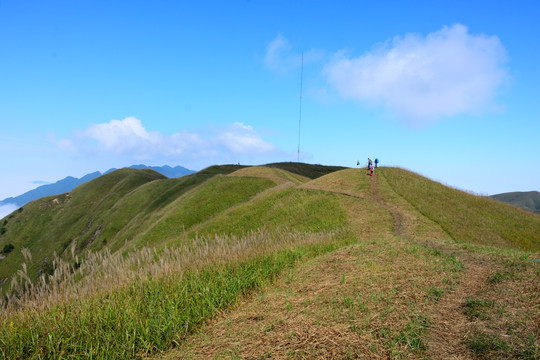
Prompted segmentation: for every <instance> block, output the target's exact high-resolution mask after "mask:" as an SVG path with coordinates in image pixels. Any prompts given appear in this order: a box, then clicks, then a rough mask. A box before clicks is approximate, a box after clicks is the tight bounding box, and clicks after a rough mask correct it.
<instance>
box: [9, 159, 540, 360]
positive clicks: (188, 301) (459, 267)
mask: <svg viewBox="0 0 540 360" xmlns="http://www.w3.org/2000/svg"><path fill="white" fill-rule="evenodd" d="M5 220H7V223H5V224H4V227H5V229H6V230H5V232H4V234H2V235H1V236H0V247H3V246H4V244H13V245H14V247H15V248H14V249H13V250H12V251H11V252H10V253H8V254H7V256H6V258H5V259H3V260H1V262H0V271H4V274H7V275H12V274H15V275H16V280H14V281H11V280H10V281H8V282H6V284H4V290H5V291H8V289H9V288H11V290H9V292H8V293H7V295H6V296H5V297H4V298H3V300H2V304H1V305H2V307H1V308H2V309H1V310H0V312H3V314H2V316H0V334H1V335H0V343H1V344H2V345H3V346H0V358H61V357H75V358H83V357H84V358H86V357H98V358H111V359H112V358H146V357H165V358H194V359H199V358H211V359H213V358H404V357H407V358H435V359H445V358H449V357H451V356H456V354H458V355H459V356H461V357H462V358H486V359H487V358H529V359H534V358H539V357H540V350H539V349H540V343H539V341H540V340H539V339H540V326H539V325H538V324H540V313H539V312H538V308H539V307H540V300H539V298H538V296H537V295H538V291H539V290H540V288H539V286H540V285H539V284H540V281H539V280H540V266H539V263H538V262H535V261H531V260H534V259H539V258H540V255H539V252H540V218H539V217H538V216H537V215H535V214H531V213H528V212H525V211H522V210H520V209H517V208H515V207H513V206H510V205H506V204H503V203H500V202H497V201H494V200H491V199H489V198H484V197H477V196H473V195H470V194H467V193H464V192H461V191H458V190H455V189H451V188H448V187H446V186H443V185H441V184H439V183H436V182H433V181H431V180H429V179H426V178H424V177H421V176H419V175H417V174H414V173H411V172H408V171H406V170H402V169H398V168H380V169H377V171H376V174H375V176H374V177H370V176H366V174H365V171H364V170H358V169H345V168H338V167H325V166H321V165H309V164H299V163H281V164H269V165H266V166H261V167H244V166H236V165H225V166H214V167H210V168H207V169H205V170H203V171H201V172H199V173H196V174H192V175H189V176H186V177H183V178H180V179H166V178H164V177H163V176H160V175H159V174H157V173H155V172H152V171H140V170H134V169H123V170H119V171H116V172H113V173H111V174H108V175H106V176H103V177H100V178H98V179H96V180H94V181H92V182H89V183H87V184H85V185H84V186H81V187H79V188H77V189H75V190H74V191H73V192H72V193H70V194H65V195H62V196H60V197H54V198H44V199H40V200H38V201H36V202H33V203H30V204H28V205H27V206H25V207H24V209H23V210H22V211H21V212H17V213H15V214H13V215H12V216H11V217H8V218H6V219H5ZM23 248H25V249H28V251H27V250H25V251H24V254H23V253H22V252H21V249H23ZM54 252H56V254H57V255H59V256H58V257H56V258H55V256H54ZM29 253H30V254H31V259H30V257H29V255H28V254H29ZM45 258H47V261H45ZM53 261H54V266H53V265H52V264H53ZM23 262H25V263H26V264H25V265H24V266H22V267H21V266H20V264H22V263H23ZM49 263H50V264H51V265H50V266H49V267H48V268H46V267H44V264H49ZM4 265H5V266H4ZM39 270H44V271H46V272H47V271H48V273H49V274H50V275H47V276H42V277H41V278H39V280H36V279H37V272H38V271H39ZM53 270H54V271H53ZM7 275H2V273H1V272H0V277H2V276H7ZM31 281H32V282H31ZM12 282H13V286H11V283H12ZM516 294H519V296H515V295H516ZM448 319H452V321H451V322H448Z"/></svg>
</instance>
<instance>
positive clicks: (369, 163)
mask: <svg viewBox="0 0 540 360" xmlns="http://www.w3.org/2000/svg"><path fill="white" fill-rule="evenodd" d="M372 165H373V162H372V161H371V159H370V158H367V168H368V170H369V167H370V166H372Z"/></svg>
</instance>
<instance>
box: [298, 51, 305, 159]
mask: <svg viewBox="0 0 540 360" xmlns="http://www.w3.org/2000/svg"><path fill="white" fill-rule="evenodd" d="M303 81H304V52H303V51H302V67H301V68H300V111H299V114H298V155H297V161H298V162H300V124H301V123H302V85H303Z"/></svg>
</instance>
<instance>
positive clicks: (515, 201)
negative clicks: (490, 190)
mask: <svg viewBox="0 0 540 360" xmlns="http://www.w3.org/2000/svg"><path fill="white" fill-rule="evenodd" d="M490 197H491V198H493V199H495V200H499V201H502V202H505V203H507V204H510V205H514V206H517V207H519V208H522V209H525V210H528V211H531V212H533V213H536V214H540V192H538V191H527V192H521V191H516V192H509V193H502V194H495V195H491V196H490Z"/></svg>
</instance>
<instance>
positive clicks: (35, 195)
mask: <svg viewBox="0 0 540 360" xmlns="http://www.w3.org/2000/svg"><path fill="white" fill-rule="evenodd" d="M129 168H131V169H139V170H141V169H152V170H154V171H157V172H158V173H160V174H162V175H164V176H166V177H168V178H178V177H182V176H185V175H189V174H192V173H194V172H195V171H193V170H189V169H186V168H185V167H182V166H176V167H170V166H168V165H165V166H146V165H132V166H129ZM114 170H116V169H115V168H113V169H109V170H107V171H106V172H104V173H103V174H102V173H101V172H99V171H96V172H93V173H90V174H87V175H85V176H83V177H81V178H80V179H78V178H75V177H73V176H68V177H66V178H64V179H62V180H59V181H57V182H55V183H53V184H47V185H42V186H39V187H37V188H35V189H34V190H30V191H28V192H25V193H24V194H22V195H19V196H16V197H9V198H6V199H4V200H2V201H0V206H3V205H8V204H10V205H14V206H17V207H21V206H24V205H25V204H27V203H29V202H30V201H33V200H37V199H40V198H42V197H44V196H49V195H58V194H63V193H67V192H70V191H71V190H73V189H75V188H76V187H77V186H79V185H82V184H84V183H85V182H88V181H90V180H94V179H95V178H97V177H99V176H101V175H105V174H108V173H110V172H113V171H114Z"/></svg>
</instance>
